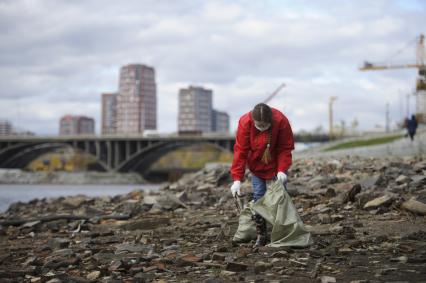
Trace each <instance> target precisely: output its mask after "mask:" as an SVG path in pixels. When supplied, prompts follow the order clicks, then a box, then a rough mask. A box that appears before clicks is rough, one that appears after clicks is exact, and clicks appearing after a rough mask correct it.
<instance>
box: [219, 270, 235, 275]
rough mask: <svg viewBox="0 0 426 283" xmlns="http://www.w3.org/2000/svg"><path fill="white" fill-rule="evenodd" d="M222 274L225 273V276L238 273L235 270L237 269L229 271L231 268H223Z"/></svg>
mask: <svg viewBox="0 0 426 283" xmlns="http://www.w3.org/2000/svg"><path fill="white" fill-rule="evenodd" d="M220 274H221V275H223V276H233V275H236V274H237V272H235V271H229V270H222V271H221V272H220Z"/></svg>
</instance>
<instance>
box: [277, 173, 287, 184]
mask: <svg viewBox="0 0 426 283" xmlns="http://www.w3.org/2000/svg"><path fill="white" fill-rule="evenodd" d="M277 180H278V181H280V182H281V183H283V184H286V183H287V174H286V173H284V172H278V174H277Z"/></svg>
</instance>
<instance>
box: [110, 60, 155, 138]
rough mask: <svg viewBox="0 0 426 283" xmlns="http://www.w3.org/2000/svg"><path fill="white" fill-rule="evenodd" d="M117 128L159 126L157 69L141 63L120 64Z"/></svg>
mask: <svg viewBox="0 0 426 283" xmlns="http://www.w3.org/2000/svg"><path fill="white" fill-rule="evenodd" d="M116 102H117V104H116V132H117V133H121V134H123V133H127V134H136V133H143V131H144V130H156V129H157V91H156V83H155V70H154V68H152V67H148V66H145V65H140V64H131V65H126V66H123V67H121V70H120V81H119V93H118V95H117V97H116Z"/></svg>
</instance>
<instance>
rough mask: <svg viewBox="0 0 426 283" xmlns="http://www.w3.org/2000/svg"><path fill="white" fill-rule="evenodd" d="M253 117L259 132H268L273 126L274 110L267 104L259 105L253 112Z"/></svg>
mask: <svg viewBox="0 0 426 283" xmlns="http://www.w3.org/2000/svg"><path fill="white" fill-rule="evenodd" d="M251 115H252V117H253V120H254V126H255V127H256V128H257V129H258V130H259V131H266V130H267V129H269V127H270V126H271V123H272V110H271V108H270V107H269V106H268V105H266V104H265V103H259V104H257V105H256V106H255V107H254V109H253V111H252V112H251Z"/></svg>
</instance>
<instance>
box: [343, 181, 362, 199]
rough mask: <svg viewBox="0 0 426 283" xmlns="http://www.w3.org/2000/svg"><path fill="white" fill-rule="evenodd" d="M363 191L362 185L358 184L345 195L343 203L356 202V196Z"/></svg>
mask: <svg viewBox="0 0 426 283" xmlns="http://www.w3.org/2000/svg"><path fill="white" fill-rule="evenodd" d="M360 192H361V185H360V184H356V185H354V186H352V188H351V189H350V190H349V191H348V192H347V193H346V194H345V195H344V197H343V201H342V203H347V202H349V201H350V202H354V201H355V196H356V195H357V194H359V193H360Z"/></svg>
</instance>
